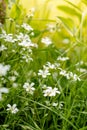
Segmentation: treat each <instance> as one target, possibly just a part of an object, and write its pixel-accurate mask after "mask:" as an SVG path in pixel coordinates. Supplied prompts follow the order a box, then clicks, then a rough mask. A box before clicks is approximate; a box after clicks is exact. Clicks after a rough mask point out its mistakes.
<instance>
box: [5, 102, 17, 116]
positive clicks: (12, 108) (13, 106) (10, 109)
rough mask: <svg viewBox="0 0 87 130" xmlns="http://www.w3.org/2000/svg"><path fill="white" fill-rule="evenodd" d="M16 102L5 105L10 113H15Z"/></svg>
mask: <svg viewBox="0 0 87 130" xmlns="http://www.w3.org/2000/svg"><path fill="white" fill-rule="evenodd" d="M16 106H17V105H16V104H13V105H12V106H11V105H10V104H8V105H7V107H8V108H7V111H10V112H11V113H12V114H16V113H17V112H18V111H19V110H18V108H17V107H16Z"/></svg>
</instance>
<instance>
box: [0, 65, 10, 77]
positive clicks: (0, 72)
mask: <svg viewBox="0 0 87 130" xmlns="http://www.w3.org/2000/svg"><path fill="white" fill-rule="evenodd" d="M9 70H10V65H3V64H1V63H0V76H5V75H6V74H7V71H9Z"/></svg>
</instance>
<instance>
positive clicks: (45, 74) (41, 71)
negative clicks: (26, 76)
mask: <svg viewBox="0 0 87 130" xmlns="http://www.w3.org/2000/svg"><path fill="white" fill-rule="evenodd" d="M38 75H41V76H42V78H46V77H47V76H48V75H51V74H50V73H49V71H48V69H44V70H39V72H38Z"/></svg>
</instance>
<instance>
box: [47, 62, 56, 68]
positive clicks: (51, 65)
mask: <svg viewBox="0 0 87 130" xmlns="http://www.w3.org/2000/svg"><path fill="white" fill-rule="evenodd" d="M46 65H47V66H48V68H49V69H56V67H55V64H51V63H50V62H47V64H46Z"/></svg>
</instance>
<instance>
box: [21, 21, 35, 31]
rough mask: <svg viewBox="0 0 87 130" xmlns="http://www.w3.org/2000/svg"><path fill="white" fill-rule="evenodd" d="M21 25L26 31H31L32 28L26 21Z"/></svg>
mask: <svg viewBox="0 0 87 130" xmlns="http://www.w3.org/2000/svg"><path fill="white" fill-rule="evenodd" d="M21 27H22V28H24V29H25V30H27V31H33V28H32V27H31V26H30V25H28V24H27V23H23V24H22V25H21Z"/></svg>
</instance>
